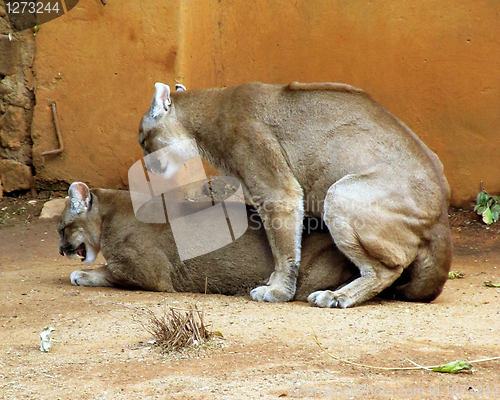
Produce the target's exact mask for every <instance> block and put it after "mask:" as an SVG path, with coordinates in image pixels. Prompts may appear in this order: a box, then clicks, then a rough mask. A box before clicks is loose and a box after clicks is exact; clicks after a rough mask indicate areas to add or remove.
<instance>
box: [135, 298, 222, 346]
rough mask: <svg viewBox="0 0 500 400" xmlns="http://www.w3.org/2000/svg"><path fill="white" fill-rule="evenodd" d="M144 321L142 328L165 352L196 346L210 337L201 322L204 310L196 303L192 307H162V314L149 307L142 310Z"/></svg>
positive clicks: (209, 333) (210, 333)
mask: <svg viewBox="0 0 500 400" xmlns="http://www.w3.org/2000/svg"><path fill="white" fill-rule="evenodd" d="M143 313H144V314H145V316H146V318H147V319H148V320H147V321H146V322H141V324H142V326H143V328H144V329H145V330H146V331H148V332H149V333H150V334H151V335H153V338H154V340H155V341H156V344H157V345H158V346H159V347H161V348H162V350H164V351H165V352H172V351H179V350H182V349H185V348H189V347H198V346H199V345H201V344H202V343H204V342H205V341H207V340H209V339H210V338H211V337H212V335H213V334H212V332H210V331H209V330H208V329H207V327H206V326H205V323H204V322H203V316H204V312H203V311H200V310H198V308H197V307H196V305H193V306H192V308H189V309H186V308H176V307H170V306H169V307H168V309H167V307H164V308H163V315H160V316H158V315H156V313H155V312H154V311H153V310H151V309H146V310H143Z"/></svg>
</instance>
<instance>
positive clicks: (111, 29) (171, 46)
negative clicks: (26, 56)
mask: <svg viewBox="0 0 500 400" xmlns="http://www.w3.org/2000/svg"><path fill="white" fill-rule="evenodd" d="M177 3H178V1H177V0H169V1H161V2H158V1H153V0H141V1H131V0H121V1H109V2H108V5H106V6H103V5H102V4H101V2H100V1H94V0H80V2H79V3H78V6H77V7H75V8H74V9H73V10H71V11H70V12H69V13H67V14H66V15H64V16H62V17H60V18H58V19H56V20H54V21H51V22H49V23H46V24H44V25H42V27H41V29H40V31H39V32H38V35H37V37H36V45H37V54H36V58H35V66H34V68H35V74H36V87H35V94H36V108H35V116H34V121H33V129H32V136H33V141H34V148H33V164H34V166H35V168H36V175H37V180H38V181H39V182H41V183H40V185H43V182H46V183H50V182H55V181H65V182H68V183H71V182H72V181H75V180H81V181H85V182H88V183H90V184H91V185H92V186H98V187H99V186H100V187H110V188H112V187H114V188H123V187H126V185H127V183H128V182H127V180H128V178H127V173H128V169H129V168H130V166H131V165H132V164H133V163H134V162H135V161H136V160H138V159H139V158H140V157H141V155H142V151H141V149H140V147H139V145H138V143H137V132H138V126H139V121H140V118H141V116H142V114H143V113H144V112H145V110H146V109H147V108H148V105H149V102H150V100H151V97H152V95H153V85H154V83H155V82H156V81H157V80H161V79H163V80H166V81H169V82H171V81H173V78H174V76H173V70H174V63H175V59H176V51H177V43H178V21H179V18H178V13H179V11H178V7H177ZM54 101H55V102H56V103H57V110H58V115H59V122H60V126H61V131H62V135H63V138H64V144H65V150H64V152H63V154H62V155H50V156H42V155H41V153H42V152H43V151H47V150H51V149H53V148H56V147H57V139H56V134H55V128H54V124H53V121H52V114H51V110H50V105H51V104H52V102H54Z"/></svg>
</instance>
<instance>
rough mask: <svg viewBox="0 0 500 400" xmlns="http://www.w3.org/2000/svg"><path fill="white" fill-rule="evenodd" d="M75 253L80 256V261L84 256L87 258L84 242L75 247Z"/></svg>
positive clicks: (83, 259)
mask: <svg viewBox="0 0 500 400" xmlns="http://www.w3.org/2000/svg"><path fill="white" fill-rule="evenodd" d="M76 255H77V256H78V257H80V259H81V260H82V261H85V258H87V249H86V248H85V243H82V244H81V245H80V246H78V247H77V249H76Z"/></svg>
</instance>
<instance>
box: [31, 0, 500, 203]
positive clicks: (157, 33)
mask: <svg viewBox="0 0 500 400" xmlns="http://www.w3.org/2000/svg"><path fill="white" fill-rule="evenodd" d="M137 3H138V2H132V1H130V0H123V1H121V2H111V1H108V5H107V6H106V7H102V5H101V4H100V2H98V1H93V0H80V2H79V4H78V6H77V8H76V9H74V10H73V11H71V12H70V13H68V14H67V15H66V16H64V17H61V18H59V19H57V20H55V21H53V22H50V23H47V24H45V25H43V26H42V29H41V30H40V33H39V35H38V36H37V49H38V51H37V60H36V65H35V67H36V70H37V81H38V82H37V83H38V88H37V94H36V95H37V110H36V111H35V122H37V123H36V124H35V126H34V128H33V132H34V135H39V139H38V140H36V141H35V143H36V144H37V147H35V149H39V150H40V151H43V150H47V148H46V147H47V146H48V145H49V144H48V143H46V140H45V139H44V140H45V141H44V140H42V139H41V138H42V137H43V138H45V137H47V135H48V136H50V135H53V127H52V126H51V121H50V113H49V112H48V108H47V103H48V101H49V99H53V98H54V99H57V100H58V107H60V109H61V118H64V121H62V122H61V125H62V129H63V135H64V134H66V135H69V139H68V140H70V141H71V140H75V141H76V143H78V146H76V147H75V149H72V150H71V149H68V152H67V153H66V154H65V155H63V156H62V157H60V158H59V159H56V157H54V159H50V160H49V159H45V160H42V161H41V162H40V163H39V164H38V165H36V167H37V176H38V173H39V172H40V177H45V178H46V179H47V180H51V179H52V180H53V179H62V180H67V181H71V180H74V179H82V180H87V181H89V182H90V183H91V184H93V185H96V186H109V187H116V186H124V185H125V184H126V176H127V174H126V172H127V169H128V167H129V166H130V165H131V164H132V162H133V161H135V160H136V159H138V158H139V157H140V156H141V153H140V149H139V147H138V146H137V144H136V131H137V125H138V123H139V120H140V117H141V116H142V113H143V112H144V111H145V110H146V109H147V108H148V106H149V102H150V99H151V96H152V91H153V84H154V82H156V81H163V82H165V83H168V84H173V83H175V82H176V81H179V82H181V83H184V84H185V85H186V86H187V87H188V89H189V88H199V87H211V86H225V85H233V84H237V83H241V82H245V81H249V80H260V81H264V82H278V83H288V82H289V81H291V80H300V81H305V82H310V81H335V82H345V83H349V84H352V85H355V86H359V87H362V88H363V89H365V90H367V91H368V92H369V93H371V95H372V96H373V97H374V98H375V99H376V100H378V101H379V102H380V103H382V104H383V105H384V106H385V107H386V108H388V109H389V110H390V111H391V112H393V113H394V114H395V115H396V116H398V117H399V118H400V119H401V120H403V121H404V122H405V123H406V124H407V125H409V126H410V128H411V129H413V130H414V131H415V132H416V133H417V134H418V135H419V136H420V137H421V138H422V139H423V140H424V142H426V143H427V145H428V146H429V147H430V148H431V149H432V150H434V151H435V152H436V153H437V154H438V156H439V157H440V158H441V160H442V162H443V164H444V166H445V173H446V175H447V177H448V180H449V182H450V185H451V187H452V192H453V194H452V203H453V204H454V205H461V206H468V203H469V202H470V200H471V199H472V198H474V197H475V194H476V193H477V191H478V190H479V182H480V181H481V180H482V181H484V184H485V187H486V189H487V190H490V191H491V192H498V191H499V190H500V174H499V173H498V171H500V157H498V153H499V150H498V149H500V111H499V104H500V61H499V60H500V17H499V11H500V3H498V2H493V1H490V0H476V1H472V0H464V1H462V2H458V3H457V2H454V1H451V0H439V1H438V0H422V1H418V2H416V1H410V0H402V1H398V2H394V1H389V0H385V1H365V0H364V1H360V0H350V1H345V0H318V1H314V2H311V1H306V0H295V1H290V0H276V1H273V2H270V1H268V0H255V1H251V2H249V1H239V0H205V1H195V0H170V1H167V2H161V4H162V5H161V6H159V5H158V4H160V3H159V2H157V1H152V0H142V1H141V6H138V5H137ZM58 72H61V74H62V77H61V78H59V77H58V75H57V74H58ZM51 129H52V131H51ZM51 137H52V140H54V141H55V139H54V138H53V136H51ZM47 140H48V139H47ZM94 143H97V144H98V145H99V148H96V146H95V145H94ZM42 146H43V147H44V148H43V150H42ZM37 159H40V157H38V158H37ZM75 160H78V162H76V163H75V162H74V161H75Z"/></svg>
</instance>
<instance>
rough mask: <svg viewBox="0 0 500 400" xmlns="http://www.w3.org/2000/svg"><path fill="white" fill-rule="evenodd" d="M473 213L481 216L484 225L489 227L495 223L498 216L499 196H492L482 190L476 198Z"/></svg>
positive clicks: (499, 207)
mask: <svg viewBox="0 0 500 400" xmlns="http://www.w3.org/2000/svg"><path fill="white" fill-rule="evenodd" d="M476 203H477V204H476V206H475V207H474V211H475V212H477V214H478V215H482V216H483V221H484V223H485V224H487V225H490V224H492V223H493V222H497V221H498V218H499V214H500V196H492V195H491V194H489V193H488V192H487V191H486V190H484V189H482V190H481V191H480V192H479V193H478V194H477V198H476Z"/></svg>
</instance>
